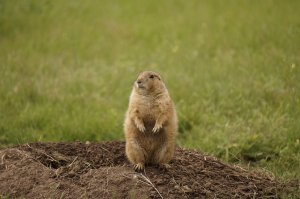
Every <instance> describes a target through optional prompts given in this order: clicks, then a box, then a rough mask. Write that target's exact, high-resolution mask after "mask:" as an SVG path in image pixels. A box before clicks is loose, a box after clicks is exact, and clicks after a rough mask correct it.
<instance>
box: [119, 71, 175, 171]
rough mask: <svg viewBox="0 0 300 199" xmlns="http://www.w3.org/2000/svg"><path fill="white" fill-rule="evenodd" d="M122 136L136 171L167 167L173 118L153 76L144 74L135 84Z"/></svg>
mask: <svg viewBox="0 0 300 199" xmlns="http://www.w3.org/2000/svg"><path fill="white" fill-rule="evenodd" d="M151 77H152V78H151ZM138 82H139V83H138ZM124 132H125V139H126V155H127V157H128V160H129V161H130V162H131V163H132V164H134V165H135V169H136V170H142V169H143V168H144V165H145V164H146V163H152V164H158V165H160V166H163V165H165V166H167V163H168V162H169V161H170V160H171V159H172V157H173V155H174V150H175V138H176V133H177V116H176V111H175V107H174V105H173V102H172V100H171V98H170V96H169V93H168V90H167V88H166V87H165V84H164V83H163V81H162V80H161V77H160V76H159V75H158V74H157V73H154V72H151V71H145V72H143V73H141V74H140V75H139V77H138V79H137V80H136V82H135V84H134V87H133V90H132V92H131V95H130V99H129V107H128V110H127V113H126V118H125V123H124Z"/></svg>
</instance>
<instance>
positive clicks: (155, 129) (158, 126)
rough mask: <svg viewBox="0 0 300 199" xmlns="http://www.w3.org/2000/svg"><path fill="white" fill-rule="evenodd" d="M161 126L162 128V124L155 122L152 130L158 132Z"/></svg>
mask: <svg viewBox="0 0 300 199" xmlns="http://www.w3.org/2000/svg"><path fill="white" fill-rule="evenodd" d="M161 128H162V125H157V124H155V126H154V127H153V129H152V132H153V133H157V132H158V131H159V130H160V129H161Z"/></svg>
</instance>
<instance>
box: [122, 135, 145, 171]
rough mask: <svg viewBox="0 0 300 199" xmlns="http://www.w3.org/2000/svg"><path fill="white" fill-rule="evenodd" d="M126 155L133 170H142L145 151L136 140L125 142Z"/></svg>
mask: <svg viewBox="0 0 300 199" xmlns="http://www.w3.org/2000/svg"><path fill="white" fill-rule="evenodd" d="M126 156H127V158H128V160H129V161H130V162H131V163H132V164H133V165H134V170H136V171H142V170H144V168H145V160H146V153H145V152H144V150H143V148H141V147H140V145H139V144H138V142H137V141H135V140H131V141H127V142H126Z"/></svg>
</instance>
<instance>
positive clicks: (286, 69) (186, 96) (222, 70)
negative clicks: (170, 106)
mask: <svg viewBox="0 0 300 199" xmlns="http://www.w3.org/2000/svg"><path fill="white" fill-rule="evenodd" d="M299 8H300V1H297V0H287V1H280V0H264V1H258V0H254V1H252V0H242V1H233V0H229V1H221V0H210V1H208V0H207V1H204V0H190V1H184V0H174V1H169V0H166V1H158V0H153V1H140V0H128V1H110V0H105V1H104V0H101V1H92V0H86V1H83V0H82V1H79V0H78V1H67V0H22V1H20V0H0V74H1V78H0V145H1V146H2V147H5V146H8V145H12V144H21V143H25V142H45V141H55V142H56V141H74V140H81V141H86V140H89V141H102V140H117V139H123V131H122V128H123V127H122V125H123V119H124V115H125V111H126V109H127V104H128V98H129V94H130V92H131V88H132V84H133V82H134V80H135V79H136V77H137V74H138V73H139V72H140V71H142V70H154V71H157V72H159V73H161V75H162V76H163V78H164V80H165V82H166V84H167V87H168V89H169V92H170V94H171V97H172V98H173V100H174V102H175V104H176V107H177V111H178V116H179V136H178V144H179V145H180V146H183V147H188V148H197V149H199V150H201V151H203V152H205V153H208V154H212V155H215V156H217V157H219V158H221V159H223V160H225V161H230V162H241V163H245V164H248V163H251V165H254V166H259V167H263V168H266V169H267V170H269V171H271V172H273V173H275V174H276V175H279V176H282V177H285V178H291V177H296V178H299V177H300V141H299V140H300V103H299V99H300V94H299V91H300V12H299Z"/></svg>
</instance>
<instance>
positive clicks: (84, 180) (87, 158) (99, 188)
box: [0, 142, 300, 198]
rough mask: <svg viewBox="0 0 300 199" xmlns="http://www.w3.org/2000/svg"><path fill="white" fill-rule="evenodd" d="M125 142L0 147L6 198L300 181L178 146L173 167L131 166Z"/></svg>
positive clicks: (179, 194)
mask: <svg viewBox="0 0 300 199" xmlns="http://www.w3.org/2000/svg"><path fill="white" fill-rule="evenodd" d="M124 147H125V144H124V142H103V143H89V142H87V143H82V142H75V143H31V144H24V145H20V146H16V147H12V148H7V149H3V150H1V151H0V157H1V162H0V193H1V194H2V197H3V198H22V197H24V198H162V197H163V198H266V197H267V198H278V197H280V196H284V194H286V193H289V194H290V196H294V197H296V192H297V188H298V193H299V185H300V184H299V181H297V180H294V181H288V182H287V181H285V182H284V181H281V180H279V179H277V178H276V177H274V176H273V175H272V174H270V173H268V172H266V171H258V170H250V169H249V168H243V167H240V166H238V165H231V164H225V163H223V162H221V161H219V160H218V159H216V158H214V157H211V156H206V155H204V154H202V153H200V152H197V151H195V150H187V149H182V148H179V147H178V148H177V149H176V153H175V158H174V159H173V160H172V162H171V163H170V166H171V168H170V169H168V170H162V169H159V168H157V167H156V166H155V165H149V166H147V167H146V170H145V171H144V172H141V173H137V172H134V171H133V168H132V165H130V164H129V162H128V161H127V160H126V157H125V155H124Z"/></svg>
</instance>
